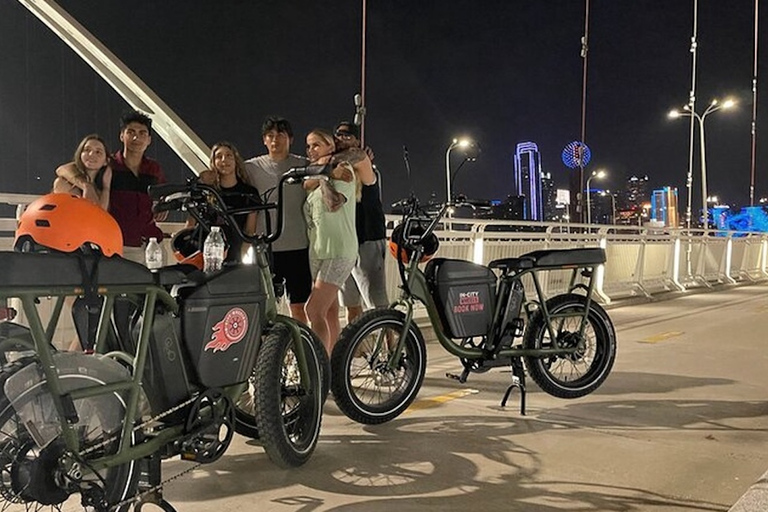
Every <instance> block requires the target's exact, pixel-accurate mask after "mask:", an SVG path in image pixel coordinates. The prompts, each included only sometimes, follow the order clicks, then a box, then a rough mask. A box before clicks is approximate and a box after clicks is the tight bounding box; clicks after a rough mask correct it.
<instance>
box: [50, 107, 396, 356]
mask: <svg viewBox="0 0 768 512" xmlns="http://www.w3.org/2000/svg"><path fill="white" fill-rule="evenodd" d="M261 138H262V142H263V144H264V146H265V147H266V149H267V153H266V154H264V155H260V156H257V157H254V158H251V159H249V160H244V159H243V157H242V156H241V155H240V152H239V151H238V150H237V148H236V147H235V146H234V145H232V144H231V143H228V142H219V143H217V144H215V145H214V146H213V148H212V150H211V154H210V162H209V166H210V168H209V170H208V171H204V172H203V173H201V174H200V179H201V180H204V181H205V182H206V183H208V184H211V185H213V186H215V187H217V188H219V189H220V190H221V191H222V192H223V194H222V195H223V196H224V197H230V198H241V199H240V200H243V199H242V198H246V199H245V200H248V198H249V197H250V198H251V199H252V200H256V201H270V200H274V199H275V195H276V194H277V186H278V182H279V179H280V177H281V176H282V175H283V174H284V173H285V172H286V171H288V170H289V169H291V168H293V167H303V166H306V165H308V164H310V163H311V164H330V165H329V168H330V169H331V171H330V174H329V175H328V176H320V177H316V178H314V179H307V180H304V182H303V183H291V184H287V185H285V189H284V191H283V192H284V194H283V204H282V208H283V230H282V234H281V236H280V238H278V239H277V240H276V241H275V242H274V243H273V244H272V248H271V249H272V258H271V261H272V272H273V274H274V275H275V279H276V282H282V283H284V288H285V292H286V296H287V299H288V303H289V307H290V311H291V316H293V317H294V318H296V319H297V320H300V321H302V322H305V323H309V324H310V326H311V327H312V329H313V330H314V331H315V333H316V334H317V335H318V337H319V338H320V339H321V340H322V341H323V343H324V344H325V347H326V350H327V351H328V353H329V354H330V352H331V351H332V349H333V344H334V343H335V341H336V339H337V338H338V336H339V333H340V330H341V326H340V318H339V317H340V303H339V297H340V296H341V299H342V302H341V303H342V304H343V306H345V307H346V308H347V320H348V321H352V320H354V318H356V317H357V316H358V315H360V314H361V313H362V311H363V307H364V303H365V305H367V306H368V307H369V308H378V307H386V306H387V305H388V298H387V294H386V279H385V274H384V266H385V263H384V259H385V254H386V229H385V220H384V210H383V207H382V204H381V188H380V176H379V173H378V170H377V169H376V167H375V166H374V165H373V163H372V160H373V152H372V151H371V150H370V149H369V148H365V149H363V148H362V147H361V141H360V138H359V128H358V126H356V125H355V124H353V123H350V122H341V123H339V124H338V125H337V126H336V127H335V129H334V131H333V132H328V131H325V130H321V129H315V130H312V131H311V132H310V133H309V134H308V135H307V136H306V157H302V156H299V155H295V154H292V153H291V151H290V148H291V144H292V143H293V129H292V127H291V124H290V123H289V122H288V121H287V120H286V119H284V118H281V117H268V118H266V119H265V120H264V123H263V124H262V127H261ZM151 141H152V120H151V118H149V116H147V115H145V114H143V113H141V112H139V111H130V112H127V113H126V114H124V115H123V116H122V117H121V119H120V142H121V143H122V149H120V150H118V151H117V152H115V153H114V154H111V155H110V152H109V150H108V147H107V144H106V142H105V141H104V139H102V138H101V137H99V136H98V135H95V134H94V135H88V136H86V137H85V138H83V140H82V141H81V142H80V144H79V145H78V146H77V149H76V150H75V155H74V158H73V161H72V162H69V163H67V164H64V165H62V166H60V167H59V168H58V169H56V179H55V181H54V186H53V191H54V192H66V193H70V194H75V195H78V196H82V197H83V198H85V199H87V200H90V201H92V202H94V203H96V204H97V205H99V206H101V207H102V208H104V209H105V210H107V211H109V212H110V213H111V214H112V215H113V216H114V218H115V220H116V221H117V223H118V225H119V226H120V229H121V231H122V234H123V241H124V248H123V256H124V257H125V258H127V259H130V260H133V261H137V262H141V263H143V262H144V248H145V246H146V243H147V241H148V240H149V239H150V238H156V239H157V240H158V241H160V240H162V239H163V232H162V230H160V228H159V227H158V226H157V222H160V221H162V220H164V215H166V214H154V213H153V210H152V200H151V198H150V196H149V194H148V192H147V189H148V187H149V186H150V185H154V184H159V183H164V182H166V177H165V175H164V173H163V170H162V168H161V167H160V165H159V164H158V163H157V162H156V161H155V160H152V159H150V158H148V157H147V156H146V154H145V153H146V150H147V148H148V147H149V145H150V143H151ZM233 200H235V201H237V199H233ZM230 206H235V207H237V205H230ZM271 215H273V218H272V219H271V223H270V225H271V226H274V225H275V222H276V218H275V217H276V212H274V211H272V212H271ZM261 217H262V218H259V217H258V216H257V215H256V214H255V213H251V214H247V215H241V216H239V217H238V218H237V221H238V223H239V225H240V228H241V229H242V230H243V232H244V233H246V234H248V235H253V234H255V233H257V232H263V231H264V230H265V229H266V226H267V219H266V218H263V217H264V216H261ZM235 238H236V237H231V239H230V240H229V241H228V242H229V244H230V247H229V250H228V253H227V260H228V261H230V262H232V263H235V264H236V263H238V262H240V261H242V256H243V254H244V253H245V251H246V250H247V249H248V247H247V246H245V247H244V246H243V244H241V243H240V242H239V240H235Z"/></svg>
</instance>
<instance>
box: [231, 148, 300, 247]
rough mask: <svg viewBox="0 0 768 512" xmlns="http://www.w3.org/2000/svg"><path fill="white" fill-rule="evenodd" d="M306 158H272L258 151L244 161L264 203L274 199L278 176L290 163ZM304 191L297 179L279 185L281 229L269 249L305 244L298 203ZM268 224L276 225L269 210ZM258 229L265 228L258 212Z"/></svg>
mask: <svg viewBox="0 0 768 512" xmlns="http://www.w3.org/2000/svg"><path fill="white" fill-rule="evenodd" d="M308 163H309V161H308V160H307V159H306V158H304V157H301V156H298V155H293V154H289V155H288V157H287V158H286V159H285V160H281V161H279V162H278V161H275V160H273V159H272V157H270V156H269V155H261V156H257V157H254V158H251V159H250V160H246V162H245V170H246V171H247V172H248V177H249V178H250V179H251V185H253V186H254V187H256V188H257V189H259V193H260V194H261V198H262V199H263V200H264V202H265V203H268V202H269V203H276V202H277V195H278V191H277V185H278V183H279V180H280V177H281V176H282V175H283V174H285V173H286V171H288V170H289V169H290V168H291V167H304V166H305V165H307V164H308ZM306 198H307V194H306V192H305V191H304V188H303V187H302V186H301V183H297V184H286V185H285V186H284V187H283V231H282V233H281V235H280V238H278V239H277V240H276V241H275V242H274V243H273V244H272V250H273V251H276V252H278V251H295V250H299V249H306V248H307V247H309V239H308V238H307V224H306V222H305V221H304V215H303V212H302V207H303V205H304V201H305V200H306ZM270 216H271V221H270V222H271V228H272V230H273V231H274V229H275V228H276V227H277V212H276V211H275V210H270ZM258 230H259V232H264V231H265V230H266V223H265V221H264V216H263V215H260V216H259V227H258Z"/></svg>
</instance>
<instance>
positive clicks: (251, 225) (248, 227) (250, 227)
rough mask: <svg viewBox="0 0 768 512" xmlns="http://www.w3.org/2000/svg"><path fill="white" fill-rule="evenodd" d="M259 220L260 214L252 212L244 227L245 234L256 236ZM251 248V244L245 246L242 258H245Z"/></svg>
mask: <svg viewBox="0 0 768 512" xmlns="http://www.w3.org/2000/svg"><path fill="white" fill-rule="evenodd" d="M257 218H258V214H257V213H256V212H251V213H249V214H248V216H247V217H246V218H245V226H244V227H243V233H245V234H246V235H248V236H253V235H255V234H256V221H257ZM250 247H251V244H248V243H245V244H243V246H242V254H241V256H243V257H245V253H247V252H248V249H249V248H250Z"/></svg>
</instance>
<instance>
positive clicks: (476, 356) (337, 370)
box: [331, 197, 616, 424]
mask: <svg viewBox="0 0 768 512" xmlns="http://www.w3.org/2000/svg"><path fill="white" fill-rule="evenodd" d="M393 206H398V207H401V208H403V209H404V215H403V220H402V222H401V223H400V224H399V225H398V226H397V227H396V228H395V229H394V231H393V234H392V238H391V241H390V251H391V252H392V254H393V256H395V258H396V259H397V261H398V269H399V273H400V278H401V290H402V293H401V295H400V298H399V299H398V300H396V301H395V302H394V303H393V304H392V305H391V306H390V307H389V308H388V309H377V310H372V311H369V312H367V313H365V314H363V315H362V316H360V317H359V318H358V319H357V320H356V321H354V322H353V323H351V324H349V325H348V326H346V327H345V328H344V330H343V331H342V333H341V335H340V337H339V340H338V341H337V343H336V345H335V347H334V350H333V354H332V356H331V368H332V373H333V379H332V391H333V396H334V399H335V401H336V403H337V405H338V407H339V409H341V410H342V411H343V412H344V414H346V415H347V416H348V417H349V418H350V419H353V420H355V421H357V422H360V423H365V424H378V423H384V422H386V421H390V420H392V419H393V418H396V417H397V416H399V415H400V414H402V413H403V411H405V410H406V409H407V408H408V406H409V405H410V404H411V403H412V402H413V400H414V399H415V398H416V395H417V394H418V392H419V389H420V387H421V385H422V382H423V380H424V375H425V372H426V356H427V350H426V345H425V342H424V337H423V335H422V333H421V330H420V329H419V326H418V325H417V324H416V322H414V319H413V309H414V304H415V303H416V301H418V302H421V303H422V304H423V305H424V306H426V311H427V313H428V315H429V321H430V323H431V326H432V328H433V329H434V332H435V335H436V337H437V340H438V342H439V343H440V345H441V346H442V347H443V348H444V349H445V350H447V351H448V352H449V353H451V354H453V355H454V356H456V357H457V358H459V360H460V361H461V364H462V366H463V371H462V373H461V374H460V375H452V374H448V375H447V376H448V377H452V378H454V379H456V380H458V381H459V382H461V383H464V382H466V381H467V378H468V376H469V375H470V374H471V373H482V372H486V371H488V370H489V369H491V368H496V367H510V368H511V370H512V372H511V373H512V384H511V385H510V386H509V387H508V388H507V391H506V393H505V394H504V397H503V399H502V402H501V405H502V406H505V405H506V402H507V400H508V398H509V396H510V393H511V392H512V391H513V390H514V389H518V390H519V391H520V395H521V413H522V414H525V398H526V383H525V370H526V369H527V371H528V374H529V375H530V377H531V378H533V380H534V381H535V382H536V384H538V385H539V387H540V388H541V389H542V390H543V391H545V392H547V393H549V394H550V395H553V396H555V397H559V398H577V397H583V396H585V395H587V394H589V393H591V392H592V391H594V390H595V389H597V388H598V387H599V386H600V385H601V384H602V383H603V381H604V380H605V379H606V378H607V377H608V374H609V373H610V371H611V368H612V366H613V363H614V360H615V358H616V334H615V330H614V327H613V324H612V322H611V320H610V318H609V317H608V314H607V313H606V312H605V310H604V309H603V308H602V307H601V306H600V305H599V304H597V303H596V302H595V301H594V300H592V292H593V290H594V286H595V275H596V272H597V269H598V266H599V265H602V264H604V263H605V251H604V250H603V249H601V248H582V249H566V250H541V251H534V252H531V253H528V254H525V255H523V256H520V257H519V258H505V259H499V260H495V261H492V262H490V264H489V265H488V266H484V265H478V264H475V263H472V262H468V261H463V260H456V259H447V258H432V256H433V254H434V253H435V252H436V251H437V248H438V244H439V241H438V239H437V237H436V235H435V234H434V231H435V228H436V227H437V226H438V223H439V222H440V221H441V219H442V217H443V215H444V214H445V212H446V211H447V209H448V208H450V207H451V206H455V205H451V204H448V203H446V204H444V205H442V207H441V208H440V209H439V211H437V212H436V213H434V212H432V213H430V212H428V211H427V210H426V209H425V208H422V207H421V206H420V204H419V201H418V200H417V199H416V198H415V197H411V198H409V199H407V200H404V201H401V202H400V203H399V204H396V205H393ZM426 261H428V263H427V264H426V265H425V267H424V268H423V270H422V268H420V266H419V265H420V264H421V263H424V262H426ZM558 271H566V272H567V273H568V274H570V277H569V278H568V279H567V282H568V285H567V291H566V292H565V293H563V294H559V295H556V296H553V297H547V296H546V294H545V291H544V288H543V286H542V280H543V278H544V276H543V275H542V274H546V273H552V272H558ZM526 282H527V283H529V286H531V285H532V287H533V288H534V289H535V293H536V296H535V298H532V299H531V298H528V297H527V296H526V287H525V286H524V285H525V284H526Z"/></svg>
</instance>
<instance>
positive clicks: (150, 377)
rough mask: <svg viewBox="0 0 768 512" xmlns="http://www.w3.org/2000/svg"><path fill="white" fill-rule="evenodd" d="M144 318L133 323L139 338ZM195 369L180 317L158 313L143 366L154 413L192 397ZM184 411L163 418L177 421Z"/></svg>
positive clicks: (145, 387) (136, 338) (144, 380)
mask: <svg viewBox="0 0 768 512" xmlns="http://www.w3.org/2000/svg"><path fill="white" fill-rule="evenodd" d="M142 324H143V318H141V317H139V318H138V321H137V322H136V323H135V325H134V326H133V339H134V340H138V339H139V334H140V333H141V327H142ZM191 370H192V368H191V365H190V363H189V355H188V354H187V353H186V349H185V348H184V347H183V346H182V343H181V319H180V318H178V317H174V316H173V315H172V314H170V313H166V312H160V311H158V312H156V313H155V318H154V321H153V323H152V332H150V334H149V351H148V352H147V360H146V364H145V366H144V378H143V383H144V390H145V391H146V394H147V399H148V400H149V405H150V407H151V409H152V415H153V416H156V415H158V414H160V413H161V412H165V411H167V410H168V409H170V408H172V407H175V406H177V405H179V404H180V403H182V402H184V401H185V400H187V399H188V398H189V397H190V396H192V394H193V392H194V387H193V385H192V384H191V381H190V375H189V372H190V371H191ZM186 414H187V413H186V412H185V411H183V410H179V411H175V412H174V413H172V414H170V415H167V416H164V417H163V418H162V421H165V422H170V423H175V422H177V421H179V420H180V419H181V418H185V417H186Z"/></svg>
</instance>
